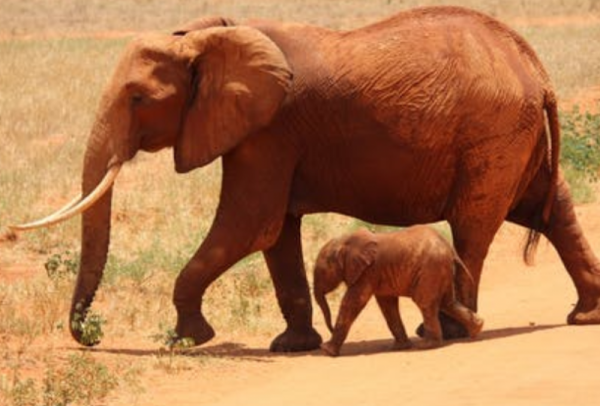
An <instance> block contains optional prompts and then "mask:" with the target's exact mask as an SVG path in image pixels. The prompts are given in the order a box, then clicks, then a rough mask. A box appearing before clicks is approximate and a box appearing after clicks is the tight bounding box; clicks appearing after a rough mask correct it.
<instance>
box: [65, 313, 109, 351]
mask: <svg viewBox="0 0 600 406" xmlns="http://www.w3.org/2000/svg"><path fill="white" fill-rule="evenodd" d="M77 310H78V311H77V312H76V313H75V316H74V317H73V321H72V326H71V327H72V328H73V330H74V331H78V332H80V333H81V343H82V344H83V345H87V346H93V345H96V344H98V343H99V342H100V340H101V339H102V337H104V332H103V331H102V326H103V325H105V324H106V319H105V318H104V317H102V315H100V314H99V313H96V312H93V311H88V312H87V314H85V315H83V314H82V313H81V305H77Z"/></svg>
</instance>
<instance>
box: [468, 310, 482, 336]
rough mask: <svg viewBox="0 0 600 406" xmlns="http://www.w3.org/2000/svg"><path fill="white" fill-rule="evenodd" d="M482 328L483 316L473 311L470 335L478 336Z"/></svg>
mask: <svg viewBox="0 0 600 406" xmlns="http://www.w3.org/2000/svg"><path fill="white" fill-rule="evenodd" d="M482 329H483V319H482V318H481V317H479V316H478V315H476V314H475V313H473V316H472V320H471V324H470V326H469V328H468V331H469V337H471V338H475V337H477V335H478V334H479V333H480V332H481V330H482Z"/></svg>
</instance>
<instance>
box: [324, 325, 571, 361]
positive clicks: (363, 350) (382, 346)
mask: <svg viewBox="0 0 600 406" xmlns="http://www.w3.org/2000/svg"><path fill="white" fill-rule="evenodd" d="M561 327H568V326H567V325H565V324H543V325H532V326H522V327H504V328H498V329H493V330H484V331H482V332H481V333H480V334H479V335H478V336H477V338H475V339H469V338H464V339H453V340H445V341H444V342H443V344H442V345H441V346H439V347H436V348H433V349H425V348H419V347H418V343H417V345H415V346H414V347H413V348H410V349H406V350H402V351H401V352H413V353H414V352H419V351H432V350H436V349H440V348H444V347H449V346H452V345H456V344H467V345H468V344H469V343H471V342H479V341H490V340H498V339H502V338H508V337H513V336H518V335H523V334H532V333H536V332H538V331H544V330H550V329H556V328H561ZM412 341H413V342H418V338H415V337H413V338H412ZM392 347H393V340H392V339H380V340H364V341H354V342H347V343H346V344H344V346H343V347H342V355H343V356H364V355H370V354H379V353H384V352H392V351H395V350H393V349H392ZM323 355H324V354H323ZM324 356H325V355H324Z"/></svg>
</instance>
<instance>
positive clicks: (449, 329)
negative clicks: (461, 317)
mask: <svg viewBox="0 0 600 406" xmlns="http://www.w3.org/2000/svg"><path fill="white" fill-rule="evenodd" d="M439 318H440V324H441V325H442V336H443V338H444V340H456V339H459V338H467V337H469V332H468V331H467V329H466V328H465V327H464V326H463V325H462V324H460V323H459V322H458V321H456V320H454V319H453V318H451V317H449V316H446V315H445V314H444V313H440V315H439ZM481 326H482V327H483V322H482V325H481ZM480 330H481V329H480ZM416 333H417V335H418V336H419V337H425V328H424V326H423V323H421V324H420V325H419V327H417V331H416Z"/></svg>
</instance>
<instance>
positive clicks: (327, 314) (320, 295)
mask: <svg viewBox="0 0 600 406" xmlns="http://www.w3.org/2000/svg"><path fill="white" fill-rule="evenodd" d="M315 300H316V302H317V304H318V305H319V307H320V308H321V312H322V313H323V318H324V319H325V324H326V325H327V328H328V329H329V331H330V332H331V333H333V324H332V323H331V311H330V310H329V303H327V299H326V298H325V291H324V290H322V289H318V288H315Z"/></svg>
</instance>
